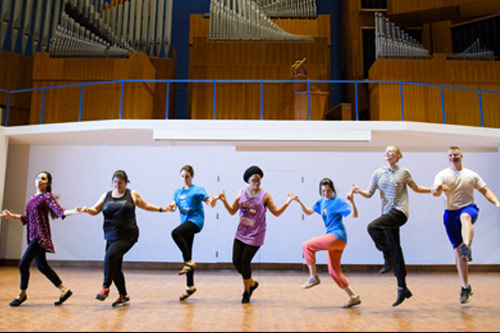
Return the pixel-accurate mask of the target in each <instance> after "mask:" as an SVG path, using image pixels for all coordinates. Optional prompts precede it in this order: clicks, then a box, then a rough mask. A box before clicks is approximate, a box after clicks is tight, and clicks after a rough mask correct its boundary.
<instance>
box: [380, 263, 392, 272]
mask: <svg viewBox="0 0 500 333" xmlns="http://www.w3.org/2000/svg"><path fill="white" fill-rule="evenodd" d="M390 271H392V263H391V262H390V261H386V262H385V263H384V266H382V268H381V269H380V270H379V271H378V273H379V274H384V273H387V272H390Z"/></svg>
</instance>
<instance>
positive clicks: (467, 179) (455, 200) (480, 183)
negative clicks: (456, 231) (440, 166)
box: [434, 168, 486, 210]
mask: <svg viewBox="0 0 500 333" xmlns="http://www.w3.org/2000/svg"><path fill="white" fill-rule="evenodd" d="M440 184H443V185H446V186H448V188H449V191H446V192H445V194H446V198H447V200H446V202H447V204H446V207H447V208H448V209H449V210H457V209H460V208H463V207H465V206H468V205H471V204H473V203H474V189H477V190H480V189H482V188H483V187H485V186H486V183H485V182H484V180H483V179H482V178H481V176H479V174H477V173H476V172H474V171H472V170H470V169H467V168H462V170H460V171H457V170H452V169H451V168H446V169H444V170H441V171H440V172H439V173H438V174H437V175H436V177H435V178H434V185H440Z"/></svg>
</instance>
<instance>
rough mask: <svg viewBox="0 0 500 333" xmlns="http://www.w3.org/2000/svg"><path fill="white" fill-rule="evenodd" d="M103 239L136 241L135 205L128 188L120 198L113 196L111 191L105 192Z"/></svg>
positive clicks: (137, 232) (137, 233) (137, 235)
mask: <svg viewBox="0 0 500 333" xmlns="http://www.w3.org/2000/svg"><path fill="white" fill-rule="evenodd" d="M102 213H103V215H104V225H103V229H104V239H106V240H118V239H124V238H129V239H133V240H134V241H135V242H137V239H138V238H139V228H138V227H137V222H136V219H135V205H134V201H133V200H132V194H131V192H130V190H129V189H126V190H125V194H124V195H123V196H122V197H120V198H113V197H112V196H111V191H109V192H108V193H107V194H106V199H105V200H104V206H103V207H102Z"/></svg>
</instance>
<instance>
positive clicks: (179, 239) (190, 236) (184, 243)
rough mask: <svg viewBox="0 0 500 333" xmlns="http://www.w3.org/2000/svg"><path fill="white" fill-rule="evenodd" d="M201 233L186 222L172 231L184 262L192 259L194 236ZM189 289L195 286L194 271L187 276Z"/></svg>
mask: <svg viewBox="0 0 500 333" xmlns="http://www.w3.org/2000/svg"><path fill="white" fill-rule="evenodd" d="M199 232H200V228H198V226H197V225H196V224H194V223H193V222H191V221H186V222H184V223H183V224H181V225H179V226H178V227H177V228H175V229H174V230H172V238H173V239H174V242H175V244H177V246H178V247H179V249H180V250H181V252H182V258H183V259H184V262H186V261H189V260H191V259H192V253H193V241H194V235H195V234H197V233H199ZM186 284H187V286H188V287H191V286H194V270H191V271H190V272H189V273H187V274H186Z"/></svg>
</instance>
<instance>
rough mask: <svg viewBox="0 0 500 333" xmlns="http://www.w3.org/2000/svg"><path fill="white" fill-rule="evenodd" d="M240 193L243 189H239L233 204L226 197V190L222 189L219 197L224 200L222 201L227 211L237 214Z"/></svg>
mask: <svg viewBox="0 0 500 333" xmlns="http://www.w3.org/2000/svg"><path fill="white" fill-rule="evenodd" d="M240 195H241V190H240V191H238V194H237V195H236V198H235V199H234V201H233V204H232V205H230V204H229V203H228V202H227V199H226V193H225V192H224V191H222V192H221V193H220V194H219V195H218V196H219V199H220V200H221V201H222V203H223V204H224V207H226V210H227V212H228V213H229V214H230V215H234V214H236V212H237V211H238V209H239V208H240Z"/></svg>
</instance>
